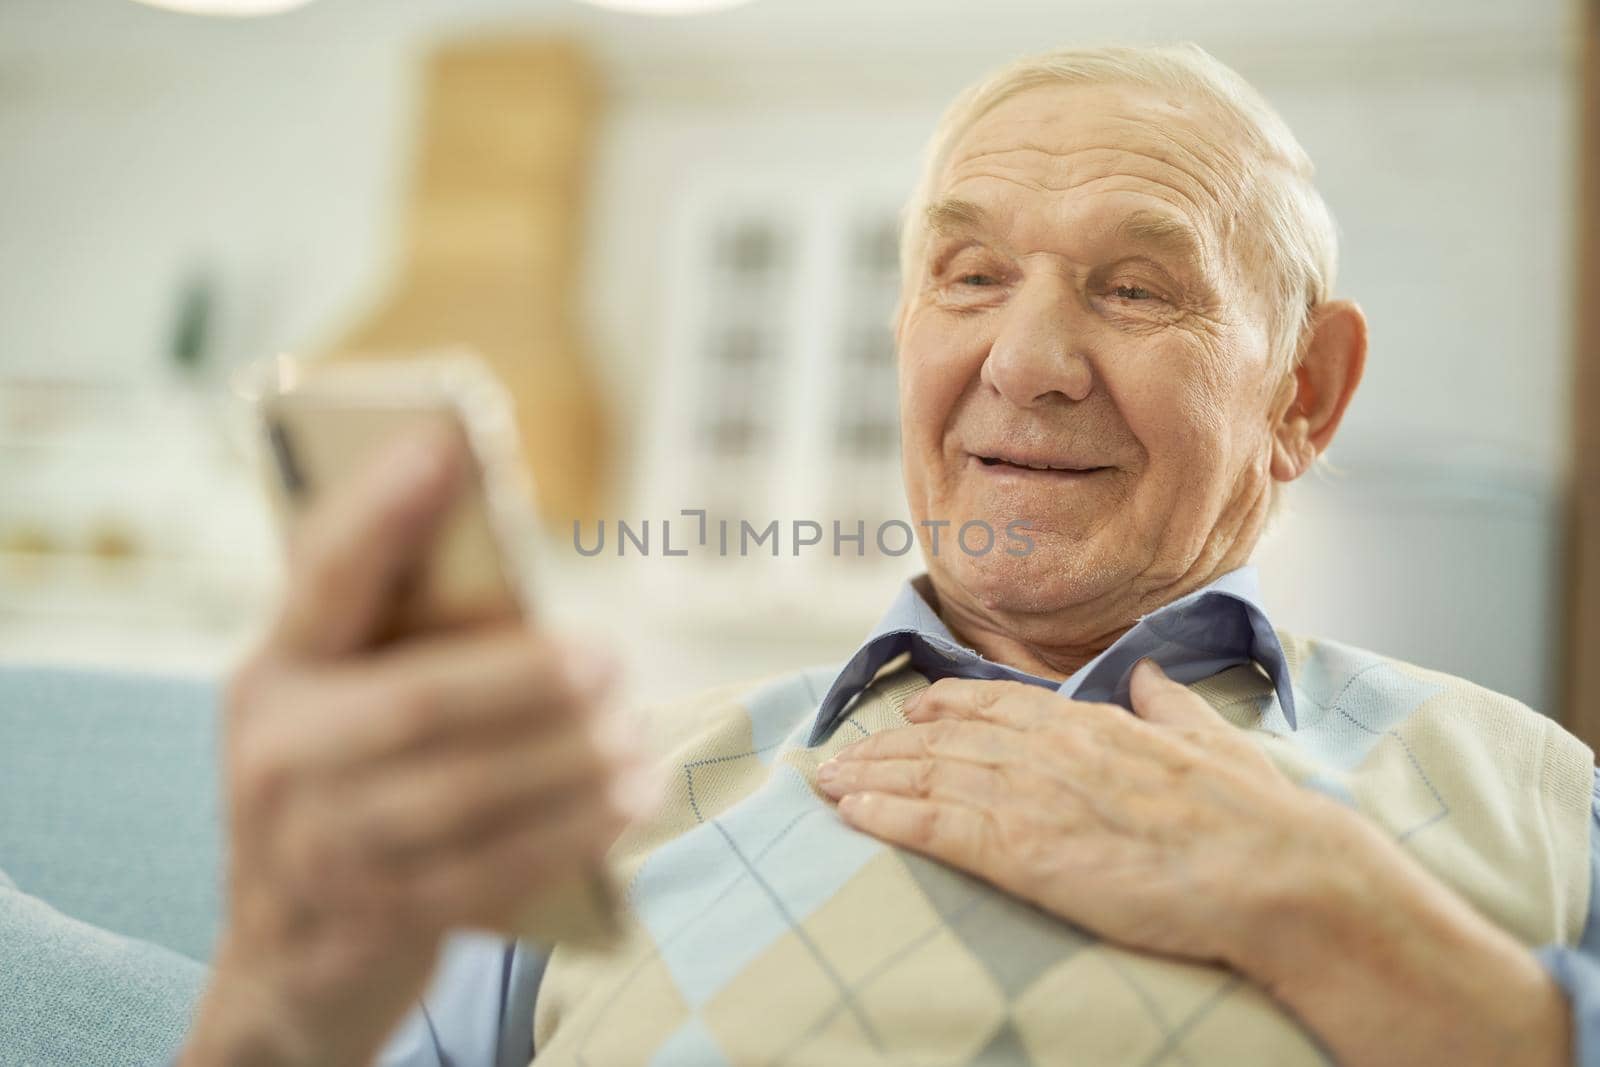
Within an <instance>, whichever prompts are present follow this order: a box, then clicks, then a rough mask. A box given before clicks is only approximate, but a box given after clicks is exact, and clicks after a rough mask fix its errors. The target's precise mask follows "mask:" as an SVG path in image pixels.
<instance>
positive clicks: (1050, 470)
mask: <svg viewBox="0 0 1600 1067" xmlns="http://www.w3.org/2000/svg"><path fill="white" fill-rule="evenodd" d="M973 458H974V459H976V460H977V461H978V462H979V463H981V464H983V465H984V466H985V467H991V468H993V469H995V470H996V471H1019V472H1022V473H1025V474H1046V475H1050V474H1053V475H1068V476H1070V475H1074V474H1094V473H1095V472H1097V471H1104V470H1110V469H1111V468H1110V467H1080V466H1068V465H1064V464H1055V463H1043V462H1034V461H1031V460H1012V459H1003V458H1001V457H999V456H974V457H973Z"/></svg>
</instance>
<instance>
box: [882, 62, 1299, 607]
mask: <svg viewBox="0 0 1600 1067" xmlns="http://www.w3.org/2000/svg"><path fill="white" fill-rule="evenodd" d="M1226 138H1227V133H1226V128H1225V126H1224V125H1223V123H1222V122H1221V120H1220V119H1219V118H1218V117H1217V116H1215V115H1213V114H1212V113H1210V112H1209V111H1207V110H1205V109H1203V108H1201V107H1199V106H1196V105H1193V104H1190V103H1187V102H1185V101H1182V100H1174V99H1170V98H1168V97H1167V96H1165V95H1163V94H1157V93H1153V92H1151V91H1147V90H1143V89H1136V88H1125V87H1118V86H1096V87H1052V88H1043V89H1033V90H1029V91H1027V92H1025V93H1022V94H1019V95H1017V96H1014V97H1012V98H1011V99H1009V100H1007V101H1005V102H1004V103H1002V104H1001V105H999V106H998V107H996V108H995V109H994V110H993V111H991V112H989V113H988V114H987V115H985V116H984V117H983V118H981V119H980V120H978V122H977V123H975V124H974V125H973V126H972V127H971V128H970V129H969V130H968V131H967V132H966V133H965V134H964V135H963V136H962V137H961V138H960V139H959V141H957V143H956V144H955V145H954V146H953V150H952V151H951V153H950V155H949V160H948V163H947V164H946V166H945V169H944V172H943V175H942V177H941V179H940V180H939V182H938V183H937V185H936V188H935V190H934V194H933V207H932V209H931V210H930V212H929V217H928V219H927V224H928V230H927V234H926V241H925V247H924V252H923V254H922V255H921V257H920V260H919V261H918V262H917V264H916V265H915V266H914V268H913V274H912V275H911V276H910V277H909V278H908V279H907V285H906V289H905V297H904V303H903V305H902V308H901V317H900V321H899V330H898V337H899V364H900V403H901V419H902V434H903V448H904V456H903V463H904V470H905V480H906V491H907V495H908V499H909V503H910V507H911V512H912V514H913V517H914V518H915V519H917V520H919V521H920V520H930V521H932V520H948V521H949V522H950V523H951V525H950V527H949V528H948V529H946V530H945V531H944V532H943V533H942V536H941V537H940V541H939V545H938V551H937V553H936V554H935V553H930V552H929V547H930V545H929V542H930V532H929V531H928V530H927V529H926V528H923V527H919V532H920V533H921V536H922V539H923V548H924V554H925V555H928V556H930V558H929V560H928V566H929V569H930V571H931V572H932V574H933V577H934V580H935V584H936V586H942V587H944V589H945V590H946V591H950V590H959V591H960V593H962V594H964V596H965V597H966V598H969V599H970V601H971V602H972V604H973V605H974V606H981V607H982V608H984V609H987V610H991V611H1009V612H1022V613H1050V612H1054V611H1059V610H1061V609H1064V608H1068V607H1072V606H1075V605H1083V604H1088V603H1091V602H1095V601H1101V600H1107V599H1109V600H1114V601H1118V602H1122V601H1125V600H1126V599H1127V598H1129V597H1130V596H1131V597H1132V598H1133V599H1134V600H1135V601H1138V602H1141V603H1143V602H1145V601H1149V602H1151V603H1152V604H1153V603H1155V602H1159V601H1160V600H1162V599H1164V598H1163V593H1164V592H1166V591H1170V590H1171V589H1172V588H1173V587H1174V586H1175V585H1184V584H1190V583H1187V582H1186V579H1191V580H1192V579H1193V578H1196V577H1199V578H1200V579H1201V580H1205V579H1207V578H1209V577H1210V576H1212V575H1214V574H1215V573H1219V572H1220V570H1221V569H1229V568H1231V567H1233V566H1238V565H1239V564H1241V563H1243V562H1244V560H1245V559H1246V558H1247V557H1248V554H1249V550H1250V548H1251V546H1252V545H1253V543H1254V540H1255V538H1256V537H1257V536H1258V535H1259V532H1260V527H1261V523H1262V521H1263V520H1264V517H1265V514H1266V510H1267V505H1268V500H1269V492H1270V485H1271V478H1270V472H1269V461H1270V456H1271V443H1272V436H1271V426H1272V423H1273V420H1274V416H1275V414H1277V413H1278V412H1275V411H1274V410H1271V409H1273V408H1274V407H1275V406H1276V405H1277V403H1278V401H1277V398H1278V397H1279V396H1280V389H1279V386H1280V385H1281V384H1282V382H1283V380H1284V375H1283V373H1282V372H1281V370H1278V371H1275V370H1274V367H1273V366H1272V361H1271V359H1270V355H1269V351H1268V305H1267V302H1266V299H1265V297H1264V296H1263V295H1262V292H1261V291H1260V287H1259V286H1258V285H1257V284H1255V282H1256V279H1255V278H1254V274H1255V273H1257V268H1256V267H1254V266H1252V265H1251V264H1248V263H1243V262H1239V253H1238V251H1237V249H1238V243H1237V242H1234V241H1231V239H1230V237H1229V233H1230V222H1231V218H1232V214H1231V209H1230V208H1229V207H1228V206H1227V203H1228V202H1229V198H1231V197H1233V196H1234V195H1235V188H1234V186H1233V185H1232V183H1233V182H1235V180H1236V179H1235V174H1236V171H1235V170H1234V164H1233V163H1232V162H1231V155H1230V153H1229V152H1228V150H1227V147H1226ZM1217 146H1222V147H1221V148H1220V149H1219V147H1217ZM918 222H919V220H911V224H912V225H917V224H918ZM1039 468H1044V469H1039ZM974 519H981V520H984V521H985V522H987V523H989V524H990V525H991V526H992V527H993V528H994V529H995V530H996V532H997V534H998V537H997V540H996V544H995V548H994V549H993V550H992V551H990V552H988V553H987V554H984V555H981V556H971V555H968V554H967V553H966V552H963V551H962V550H961V549H960V548H959V547H958V546H957V545H956V543H955V542H954V539H953V534H954V533H955V532H956V530H957V529H958V528H959V527H960V525H961V524H962V523H964V522H967V521H969V520H974ZM1013 521H1020V522H1026V523H1028V524H1029V525H1030V526H1031V527H1032V530H1031V532H1030V534H1029V535H1028V536H1030V537H1031V538H1032V539H1033V541H1034V547H1033V549H1032V551H1031V552H1030V553H1028V554H1027V555H1022V556H1018V555H1011V554H1008V553H1007V552H1006V551H1005V549H1006V547H1007V546H1008V545H1011V546H1012V547H1015V543H1014V542H1008V541H1007V540H1006V538H1005V532H1004V531H1005V527H1006V524H1007V523H1010V522H1013ZM981 541H982V538H981V537H980V536H979V534H978V533H976V532H975V533H973V534H972V535H971V538H970V541H969V543H970V544H971V545H972V546H973V547H974V549H976V548H977V547H979V544H980V542H981Z"/></svg>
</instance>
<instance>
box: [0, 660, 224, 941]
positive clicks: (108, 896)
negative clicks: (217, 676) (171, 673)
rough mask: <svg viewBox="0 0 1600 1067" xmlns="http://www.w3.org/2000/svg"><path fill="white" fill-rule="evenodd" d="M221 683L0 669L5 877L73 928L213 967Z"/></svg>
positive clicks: (0, 826) (0, 862) (0, 827)
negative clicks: (83, 926) (79, 925)
mask: <svg viewBox="0 0 1600 1067" xmlns="http://www.w3.org/2000/svg"><path fill="white" fill-rule="evenodd" d="M217 694H218V687H217V686H216V684H215V683H212V682H208V681H203V680H197V679H181V678H171V677H157V676H152V675H141V674H132V673H128V674H122V673H103V672H94V671H81V670H73V669H67V668H36V667H19V666H4V665H0V870H4V871H5V872H6V873H7V874H9V876H10V878H11V879H12V880H13V881H14V882H15V884H16V885H17V886H18V887H19V888H20V889H21V890H23V891H25V892H26V893H29V894H31V895H33V896H35V897H38V898H40V899H42V900H43V901H45V902H47V903H48V904H49V905H50V906H51V907H52V908H54V909H56V910H58V911H60V912H62V913H64V914H65V915H67V916H70V917H72V918H75V919H78V920H82V921H83V922H85V923H89V924H92V925H94V926H98V927H103V928H105V929H106V930H109V931H114V932H115V933H118V934H123V935H126V936H128V937H132V938H139V939H143V940H146V941H151V942H155V943H156V944H158V945H163V946H166V947H167V948H169V949H172V950H174V951H176V952H179V953H182V954H183V955H186V956H188V957H190V958H191V959H194V960H205V959H207V958H209V956H210V952H211V946H212V942H213V940H214V939H215V936H216V930H217V922H218V914H219V892H218V888H219V871H220V869H221V868H220V846H219V839H220V832H219V831H220V825H219V820H218V796H217V769H216V768H217V759H216V710H217V706H218V699H217Z"/></svg>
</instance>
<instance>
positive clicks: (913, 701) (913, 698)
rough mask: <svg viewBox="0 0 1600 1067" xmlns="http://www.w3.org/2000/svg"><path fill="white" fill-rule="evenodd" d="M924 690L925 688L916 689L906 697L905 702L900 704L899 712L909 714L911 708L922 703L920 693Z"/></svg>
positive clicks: (924, 691)
mask: <svg viewBox="0 0 1600 1067" xmlns="http://www.w3.org/2000/svg"><path fill="white" fill-rule="evenodd" d="M926 692H927V690H926V689H918V690H917V691H916V692H915V693H912V694H911V695H910V696H908V697H906V699H905V702H904V703H902V704H901V705H900V714H902V715H909V714H911V709H913V708H915V707H916V706H917V705H918V704H920V703H922V694H924V693H926Z"/></svg>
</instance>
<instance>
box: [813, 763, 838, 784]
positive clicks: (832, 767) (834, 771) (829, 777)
mask: <svg viewBox="0 0 1600 1067" xmlns="http://www.w3.org/2000/svg"><path fill="white" fill-rule="evenodd" d="M838 776H839V761H838V760H837V759H831V760H829V761H828V762H826V763H824V764H823V765H822V766H820V767H818V768H817V781H818V782H831V781H833V780H834V779H835V778H837V777H838Z"/></svg>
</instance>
